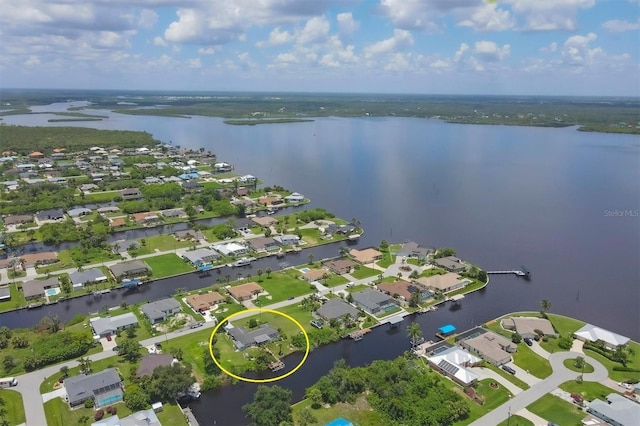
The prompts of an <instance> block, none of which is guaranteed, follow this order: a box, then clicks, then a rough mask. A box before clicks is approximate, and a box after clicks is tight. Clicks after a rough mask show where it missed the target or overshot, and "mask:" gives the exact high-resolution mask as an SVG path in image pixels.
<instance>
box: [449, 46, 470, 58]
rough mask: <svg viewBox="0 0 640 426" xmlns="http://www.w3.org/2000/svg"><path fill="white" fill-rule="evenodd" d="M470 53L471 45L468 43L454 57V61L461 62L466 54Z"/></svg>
mask: <svg viewBox="0 0 640 426" xmlns="http://www.w3.org/2000/svg"><path fill="white" fill-rule="evenodd" d="M468 51H469V45H468V44H467V43H462V44H461V45H460V47H459V48H458V50H457V51H456V53H455V55H454V57H453V58H454V60H455V61H456V62H460V60H462V58H463V57H464V55H465V53H467V52H468Z"/></svg>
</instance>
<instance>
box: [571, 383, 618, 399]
mask: <svg viewBox="0 0 640 426" xmlns="http://www.w3.org/2000/svg"><path fill="white" fill-rule="evenodd" d="M560 389H562V390H563V391H566V392H569V393H575V394H578V395H580V396H582V397H583V398H584V399H586V400H587V401H593V400H594V399H596V398H598V399H600V400H602V401H604V400H605V399H606V397H607V395H609V394H610V393H613V392H614V391H613V389H611V388H609V387H607V386H605V385H602V384H600V383H597V382H582V383H577V382H576V381H575V380H570V381H568V382H565V383H563V384H561V385H560Z"/></svg>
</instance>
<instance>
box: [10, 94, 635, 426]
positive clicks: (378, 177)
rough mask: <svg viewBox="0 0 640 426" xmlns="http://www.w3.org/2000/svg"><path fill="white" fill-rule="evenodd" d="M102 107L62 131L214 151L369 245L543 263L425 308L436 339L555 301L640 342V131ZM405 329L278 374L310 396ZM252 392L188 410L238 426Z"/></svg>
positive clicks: (503, 263)
mask: <svg viewBox="0 0 640 426" xmlns="http://www.w3.org/2000/svg"><path fill="white" fill-rule="evenodd" d="M65 107H66V105H54V106H50V107H39V108H38V109H39V110H41V111H52V110H53V109H54V108H56V109H64V108H65ZM98 113H100V114H102V113H106V114H107V115H109V116H110V118H109V119H107V120H104V121H101V122H86V123H57V124H56V125H78V126H86V127H95V128H101V129H127V130H144V131H147V132H150V133H152V134H153V135H154V137H156V138H157V139H159V140H161V141H163V142H169V141H171V142H172V143H173V144H174V145H180V146H181V147H191V148H195V149H197V148H199V147H201V146H203V147H205V148H206V149H211V150H212V151H213V152H215V153H216V154H217V155H218V158H219V159H220V160H221V161H227V162H230V163H232V164H234V165H235V167H236V171H237V172H239V173H242V174H245V173H250V174H253V175H256V176H258V177H259V178H260V179H261V180H263V181H264V182H265V183H266V184H280V185H282V186H285V187H287V188H289V189H290V190H293V191H297V192H300V193H302V194H304V195H305V196H307V197H309V198H311V200H312V206H313V207H324V208H326V209H328V210H330V211H332V212H335V213H336V214H337V215H338V216H340V217H344V218H347V219H350V218H352V217H355V218H357V219H358V220H360V221H361V222H362V225H363V227H364V228H365V230H366V232H365V235H364V237H363V238H362V239H361V242H360V244H359V246H360V247H366V246H372V245H378V244H379V242H380V241H381V240H382V239H386V240H388V241H391V242H401V241H405V240H414V241H417V242H419V243H421V244H424V245H429V246H435V247H443V246H450V247H454V248H455V249H456V250H457V251H458V255H459V256H461V257H462V258H464V259H468V260H470V261H472V262H474V263H476V264H478V265H480V266H482V267H483V268H485V269H487V270H496V269H514V268H518V267H519V266H520V265H525V266H526V267H527V268H528V269H529V270H530V271H531V272H532V279H531V281H529V282H525V281H524V280H520V279H517V278H515V277H512V276H499V277H498V276H494V277H492V279H491V283H490V285H489V286H488V288H487V289H486V290H484V291H483V292H481V293H478V294H476V295H474V296H470V297H468V298H467V299H465V301H464V302H463V304H462V308H461V309H459V310H457V311H452V310H449V309H441V310H439V311H437V312H435V313H433V314H428V315H423V316H421V317H419V318H418V319H417V320H418V321H419V322H420V324H421V325H422V328H423V330H424V331H425V335H426V336H427V337H429V336H432V335H433V332H435V328H436V327H437V326H439V325H442V324H444V323H445V322H451V323H453V324H454V325H456V326H458V327H465V328H466V327H469V326H470V325H472V324H476V323H480V322H482V321H486V320H488V319H490V318H492V317H496V316H500V315H502V314H504V313H506V312H511V311H517V310H537V309H538V307H539V302H540V300H541V299H549V300H550V301H551V304H552V309H551V311H552V312H555V313H561V314H565V315H570V316H574V317H576V318H579V319H582V320H584V321H587V322H591V323H595V324H598V325H600V326H602V327H605V328H609V329H612V330H614V331H616V332H618V333H621V334H624V335H627V336H629V337H631V338H633V339H634V340H640V314H639V311H638V306H640V218H639V217H638V210H639V209H640V137H639V136H632V135H613V134H602V133H584V132H578V131H576V129H575V128H564V129H551V128H533V127H509V126H480V125H459V124H447V123H443V122H441V121H438V120H428V119H411V118H391V117H389V118H321V119H317V120H316V121H314V122H309V123H295V124H268V125H258V126H230V125H225V124H224V123H223V122H222V120H221V119H218V118H209V117H193V118H191V119H185V118H167V117H144V116H128V115H121V114H113V113H109V112H104V111H100V112H98ZM52 117H54V116H51V115H46V114H43V115H28V116H7V117H4V120H3V122H5V123H7V124H23V125H52V124H50V123H47V121H46V120H47V119H48V118H52ZM25 313H26V311H25ZM34 315H39V314H36V313H35V312H34ZM405 322H406V321H405ZM405 328H406V325H403V326H402V327H400V328H399V329H397V331H395V332H389V330H387V329H386V327H384V329H383V328H381V329H379V330H377V331H376V332H374V333H372V335H369V336H367V337H366V338H365V339H364V340H363V341H362V342H359V343H353V342H342V343H339V344H336V345H331V346H328V347H326V348H321V349H319V350H317V351H314V352H313V353H312V354H311V355H310V357H309V361H308V362H307V364H308V365H305V366H304V367H303V368H302V369H301V371H300V372H298V373H296V374H294V375H292V376H291V377H289V378H288V379H287V380H286V381H283V383H282V384H283V385H286V386H288V387H290V388H291V389H293V390H294V399H299V398H300V397H301V395H302V392H303V390H304V387H306V386H309V385H310V384H312V383H313V382H314V381H315V380H317V378H318V377H319V376H320V375H322V374H324V373H325V372H326V371H327V369H328V368H329V367H330V365H331V364H332V363H333V361H334V360H336V359H337V358H340V357H344V358H347V359H348V360H349V362H350V363H351V364H353V365H361V364H363V363H366V362H370V361H371V360H373V359H376V358H384V359H388V358H393V357H395V356H397V355H399V354H401V353H402V352H403V351H404V350H405V349H407V338H406V332H405ZM254 390H255V386H253V385H248V384H242V385H238V386H234V387H231V388H229V389H224V390H222V391H217V392H214V393H209V394H206V395H203V397H202V398H201V401H200V402H198V403H195V404H192V407H193V409H194V412H195V413H196V415H197V417H198V418H199V419H200V420H201V422H202V424H207V425H208V424H213V422H214V420H216V421H217V424H223V425H226V424H239V423H242V422H243V420H242V419H243V417H242V414H241V412H240V406H241V405H242V404H243V403H245V402H247V401H250V399H251V396H252V394H253V391H254ZM221 407H224V409H222V408H221Z"/></svg>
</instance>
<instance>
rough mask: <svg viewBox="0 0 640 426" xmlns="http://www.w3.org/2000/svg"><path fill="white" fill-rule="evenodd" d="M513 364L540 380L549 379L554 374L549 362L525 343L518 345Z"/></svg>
mask: <svg viewBox="0 0 640 426" xmlns="http://www.w3.org/2000/svg"><path fill="white" fill-rule="evenodd" d="M513 362H514V363H515V364H516V365H517V366H518V367H520V368H522V369H524V370H527V371H529V373H531V374H533V375H534V376H536V377H537V378H539V379H544V378H547V377H549V376H550V375H551V373H552V370H551V364H549V361H548V360H546V359H544V358H542V357H541V356H540V355H538V354H536V353H535V352H533V351H532V350H531V349H530V348H529V347H528V346H527V345H526V344H524V343H520V344H518V351H517V352H516V353H515V354H513Z"/></svg>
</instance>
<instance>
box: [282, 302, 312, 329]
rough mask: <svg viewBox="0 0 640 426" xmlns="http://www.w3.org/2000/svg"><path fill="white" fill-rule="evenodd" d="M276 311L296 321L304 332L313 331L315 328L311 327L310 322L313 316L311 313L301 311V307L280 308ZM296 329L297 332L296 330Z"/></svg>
mask: <svg viewBox="0 0 640 426" xmlns="http://www.w3.org/2000/svg"><path fill="white" fill-rule="evenodd" d="M278 311H279V312H282V313H283V314H287V315H289V316H291V317H292V318H293V319H295V320H296V321H298V322H299V323H300V325H301V326H302V328H304V329H305V330H306V331H313V330H315V328H314V327H312V326H311V320H312V319H314V318H313V315H311V311H305V310H304V309H302V305H289V306H284V307H282V308H278ZM289 322H291V321H289ZM296 329H297V330H299V329H298V328H296Z"/></svg>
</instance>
